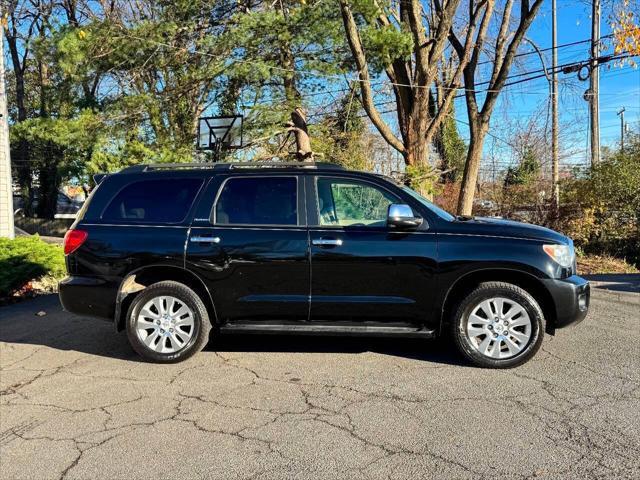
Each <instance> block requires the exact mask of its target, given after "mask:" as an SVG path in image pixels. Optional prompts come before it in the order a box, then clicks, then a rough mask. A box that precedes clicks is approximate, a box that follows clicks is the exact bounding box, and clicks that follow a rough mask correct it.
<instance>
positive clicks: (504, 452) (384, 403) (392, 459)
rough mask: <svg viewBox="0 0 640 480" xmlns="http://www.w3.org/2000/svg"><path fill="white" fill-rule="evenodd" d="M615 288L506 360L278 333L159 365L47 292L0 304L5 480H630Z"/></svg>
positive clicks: (635, 407)
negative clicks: (525, 356)
mask: <svg viewBox="0 0 640 480" xmlns="http://www.w3.org/2000/svg"><path fill="white" fill-rule="evenodd" d="M608 295H611V294H607V293H606V292H605V293H602V292H600V293H597V294H596V298H594V299H593V301H592V309H591V313H590V315H589V316H588V317H587V319H586V320H585V321H584V322H583V323H582V324H581V325H579V326H578V327H575V328H570V329H566V330H564V331H560V332H558V335H557V336H556V337H549V336H547V337H546V338H545V343H544V346H543V350H542V351H541V352H540V353H539V354H538V356H537V357H536V358H535V359H534V360H533V361H531V362H529V363H528V364H526V365H524V366H522V367H520V368H517V369H514V370H509V371H490V370H481V369H476V368H472V367H469V366H468V365H466V364H465V363H464V362H463V361H462V360H461V358H460V357H459V356H458V355H457V354H456V353H455V351H454V350H453V349H452V348H450V347H449V346H447V345H444V344H442V343H439V342H435V341H431V342H425V341H416V340H411V341H410V340H402V339H378V340H370V339H358V338H330V337H329V338H310V337H271V336H256V337H226V338H220V339H216V340H213V341H212V342H211V343H210V345H209V346H208V348H207V349H206V350H205V351H204V352H202V353H201V354H199V355H197V356H196V357H194V358H192V359H191V360H189V361H188V362H186V363H182V364H178V365H169V366H160V365H154V364H149V363H143V362H141V361H139V360H138V358H137V357H136V356H135V354H134V353H133V352H132V350H131V349H130V347H129V346H128V344H127V341H126V337H125V336H124V335H122V334H119V335H116V334H114V333H113V330H112V327H111V325H110V324H108V323H106V322H101V321H100V320H92V319H84V318H80V317H76V316H73V315H70V314H67V313H64V312H62V311H61V309H60V307H59V306H58V303H57V299H56V297H43V298H39V299H36V300H32V301H27V302H24V303H21V304H18V305H14V306H10V307H2V308H0V390H1V392H0V393H1V403H0V432H1V433H0V462H1V464H0V476H1V477H2V478H6V479H18V478H20V479H22V478H25V479H26V478H28V479H44V478H91V479H96V478H109V479H120V478H121V479H124V478H127V479H146V478H154V479H157V478H184V479H189V478H220V479H232V478H310V479H319V478H358V479H361V478H412V479H415V478H483V477H487V478H489V477H490V478H520V477H522V478H528V477H542V478H554V479H555V478H561V477H562V478H594V477H598V478H640V301H638V299H639V298H640V297H636V296H627V297H624V298H622V300H621V299H620V298H619V297H613V296H608ZM39 311H45V312H46V313H47V314H46V315H45V316H37V315H36V313H37V312H39Z"/></svg>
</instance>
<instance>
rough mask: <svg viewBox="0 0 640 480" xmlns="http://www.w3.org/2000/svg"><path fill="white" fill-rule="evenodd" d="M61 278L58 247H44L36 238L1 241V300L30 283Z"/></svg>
mask: <svg viewBox="0 0 640 480" xmlns="http://www.w3.org/2000/svg"><path fill="white" fill-rule="evenodd" d="M64 274H65V263H64V253H63V251H62V247H60V246H59V245H51V244H48V243H45V242H43V241H42V240H41V239H40V238H39V237H38V236H34V237H18V238H16V239H14V240H9V239H7V238H0V298H3V297H8V296H9V295H11V294H12V293H13V292H15V291H16V290H19V289H21V288H22V287H24V286H25V285H26V284H28V283H29V282H31V281H34V280H38V279H41V278H43V277H51V278H53V279H60V278H62V277H63V276H64Z"/></svg>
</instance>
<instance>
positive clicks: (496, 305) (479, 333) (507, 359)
mask: <svg viewBox="0 0 640 480" xmlns="http://www.w3.org/2000/svg"><path fill="white" fill-rule="evenodd" d="M452 329H453V338H454V341H455V343H456V345H457V347H458V349H459V350H460V352H461V353H462V354H463V355H464V356H465V357H466V358H468V359H469V360H470V361H471V362H473V363H474V364H475V365H477V366H480V367H489V368H511V367H515V366H518V365H521V364H522V363H524V362H526V361H527V360H529V359H530V358H531V357H533V356H534V355H535V354H536V352H537V351H538V350H539V349H540V346H541V345H542V339H543V337H544V331H545V319H544V315H543V313H542V310H541V308H540V305H538V302H536V300H535V299H534V298H533V297H532V296H531V295H530V294H529V293H528V292H527V291H525V290H524V289H522V288H520V287H518V286H516V285H512V284H510V283H503V282H486V283H481V284H480V285H478V287H476V288H475V289H474V290H473V291H472V292H471V293H470V294H469V295H468V296H467V297H466V298H465V299H464V300H462V302H461V303H460V305H459V306H458V308H457V311H456V313H455V315H454V318H453V322H452Z"/></svg>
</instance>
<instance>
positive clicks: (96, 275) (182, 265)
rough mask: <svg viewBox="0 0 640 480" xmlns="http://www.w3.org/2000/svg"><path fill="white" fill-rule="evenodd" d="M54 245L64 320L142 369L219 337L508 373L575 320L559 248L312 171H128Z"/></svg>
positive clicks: (560, 240) (558, 238)
mask: <svg viewBox="0 0 640 480" xmlns="http://www.w3.org/2000/svg"><path fill="white" fill-rule="evenodd" d="M99 180H101V181H99V185H98V187H97V188H96V189H95V190H94V191H93V193H92V195H91V196H90V198H89V200H88V201H87V202H86V204H85V205H84V207H83V209H82V210H81V211H80V212H79V214H78V218H77V220H76V222H75V223H74V224H73V225H72V227H71V230H69V232H68V233H67V235H66V237H65V247H64V248H65V254H66V262H67V269H68V272H69V276H68V277H67V278H65V279H64V280H63V281H62V282H61V283H60V300H61V302H62V305H63V306H64V308H65V309H66V310H68V311H70V312H74V313H78V314H81V315H93V316H98V317H104V318H107V319H109V320H111V321H113V323H114V326H115V328H116V330H118V331H119V330H122V329H126V331H127V335H128V338H129V341H130V342H131V345H132V346H133V348H134V349H135V350H136V351H137V352H138V353H139V354H140V355H142V356H143V357H145V358H147V359H151V360H154V361H156V362H177V361H180V360H183V359H185V358H187V357H190V356H191V355H193V354H194V353H196V352H197V351H199V350H201V349H202V348H203V347H204V346H205V345H206V343H207V340H208V338H209V334H210V332H211V331H214V332H215V333H216V334H218V333H262V334H265V333H299V334H320V335H379V336H381V335H387V336H391V335H395V336H406V337H421V338H431V337H435V336H437V335H441V334H443V333H444V332H446V331H447V330H449V331H450V333H451V336H452V337H453V339H454V341H455V343H456V344H457V346H458V347H459V349H460V351H461V352H462V353H463V354H464V355H465V356H466V357H467V358H468V359H469V360H471V361H472V362H473V363H475V364H476V365H479V366H485V367H513V366H515V365H518V364H521V363H523V362H525V361H526V360H528V359H529V358H531V357H532V356H533V355H534V354H535V353H536V351H537V350H538V349H539V348H540V345H541V343H542V339H543V336H544V332H545V331H547V332H550V333H553V332H554V330H555V328H557V327H563V326H565V325H568V324H570V323H572V322H578V321H580V320H582V319H583V318H584V317H585V315H586V313H587V309H588V306H589V284H588V283H587V282H586V281H585V280H583V279H582V278H580V277H578V276H576V264H575V255H574V250H573V243H572V241H571V240H570V239H569V238H567V237H565V236H564V235H561V234H560V233H557V232H554V231H552V230H548V229H546V228H542V227H537V226H534V225H527V224H523V223H517V222H511V221H505V220H499V219H490V218H470V217H454V216H452V215H450V214H448V213H447V212H445V211H443V210H441V209H440V208H438V207H436V206H435V205H433V204H432V203H430V202H429V201H427V200H426V199H424V198H422V197H421V196H420V195H418V194H417V193H416V192H414V191H413V190H411V189H410V188H408V187H406V186H403V185H402V184H399V183H396V182H395V181H394V180H392V179H390V178H386V177H383V176H380V175H375V174H371V173H364V172H353V171H347V170H344V169H342V168H341V167H339V166H336V165H331V164H322V163H300V164H293V165H292V164H282V163H232V164H212V165H197V164H189V165H140V166H135V167H131V168H127V169H124V170H122V171H121V172H119V173H117V174H112V175H107V176H104V177H103V178H100V179H99Z"/></svg>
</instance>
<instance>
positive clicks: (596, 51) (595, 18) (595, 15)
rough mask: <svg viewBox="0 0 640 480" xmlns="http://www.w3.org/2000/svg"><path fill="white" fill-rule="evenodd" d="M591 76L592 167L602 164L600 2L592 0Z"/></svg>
mask: <svg viewBox="0 0 640 480" xmlns="http://www.w3.org/2000/svg"><path fill="white" fill-rule="evenodd" d="M591 7H592V8H591V74H590V76H589V80H590V82H589V83H590V85H589V89H590V90H591V96H590V104H589V106H590V108H589V113H590V118H591V165H592V166H593V165H596V164H598V163H599V162H600V72H599V68H598V61H597V60H596V59H597V58H598V56H599V55H600V0H592V4H591Z"/></svg>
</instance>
